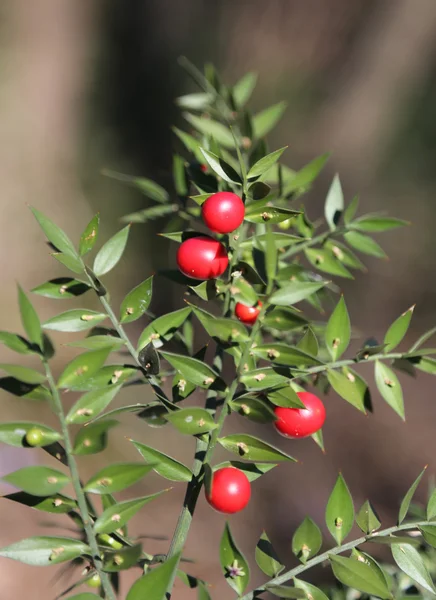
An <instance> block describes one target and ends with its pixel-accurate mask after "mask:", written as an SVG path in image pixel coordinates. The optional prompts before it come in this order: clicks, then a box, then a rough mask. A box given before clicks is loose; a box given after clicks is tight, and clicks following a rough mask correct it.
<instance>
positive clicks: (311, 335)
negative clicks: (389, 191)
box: [297, 327, 319, 357]
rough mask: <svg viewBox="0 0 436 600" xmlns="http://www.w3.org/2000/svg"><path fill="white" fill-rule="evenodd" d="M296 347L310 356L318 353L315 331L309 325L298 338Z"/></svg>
mask: <svg viewBox="0 0 436 600" xmlns="http://www.w3.org/2000/svg"><path fill="white" fill-rule="evenodd" d="M297 348H299V349H300V350H302V351H303V352H306V353H307V354H311V355H312V356H315V357H316V356H317V355H318V352H319V344H318V340H317V337H316V335H315V332H314V331H313V329H312V328H311V327H307V329H306V331H305V333H304V335H303V337H302V338H301V339H300V340H298V344H297Z"/></svg>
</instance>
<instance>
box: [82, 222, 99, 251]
mask: <svg viewBox="0 0 436 600" xmlns="http://www.w3.org/2000/svg"><path fill="white" fill-rule="evenodd" d="M99 227H100V214H99V213H97V214H96V215H95V216H94V217H92V219H91V220H90V221H89V223H88V225H87V226H86V227H85V231H84V232H83V233H82V235H81V237H80V242H79V254H80V256H84V255H85V254H87V253H88V252H90V251H91V250H92V249H93V248H94V245H95V242H96V241H97V236H98V230H99Z"/></svg>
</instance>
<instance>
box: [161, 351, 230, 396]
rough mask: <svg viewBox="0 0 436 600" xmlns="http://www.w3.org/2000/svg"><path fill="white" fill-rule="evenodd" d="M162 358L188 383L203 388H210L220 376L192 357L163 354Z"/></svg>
mask: <svg viewBox="0 0 436 600" xmlns="http://www.w3.org/2000/svg"><path fill="white" fill-rule="evenodd" d="M160 354H161V355H162V357H163V358H164V359H165V360H166V361H168V362H169V363H170V365H171V366H172V367H174V369H176V371H178V372H179V373H180V375H181V376H182V377H184V378H185V379H186V380H187V381H190V382H191V383H193V384H194V385H198V386H199V387H202V388H208V387H209V386H210V385H211V384H212V383H214V381H215V380H216V378H217V377H218V374H217V373H216V372H215V371H214V370H213V369H212V368H211V367H209V365H207V364H206V363H204V362H202V361H201V360H197V359H196V358H192V357H190V356H184V355H181V354H173V353H170V352H161V353H160Z"/></svg>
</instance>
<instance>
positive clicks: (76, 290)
mask: <svg viewBox="0 0 436 600" xmlns="http://www.w3.org/2000/svg"><path fill="white" fill-rule="evenodd" d="M90 289H91V287H90V286H89V285H88V284H87V283H83V281H78V280H77V279H71V277H58V278H57V279H51V280H50V281H47V282H46V283H43V284H41V285H38V286H37V287H35V288H33V290H32V292H33V293H34V294H38V295H39V296H44V297H45V298H55V299H58V300H63V299H66V298H75V297H76V296H81V295H82V294H85V293H86V292H87V291H88V290H90Z"/></svg>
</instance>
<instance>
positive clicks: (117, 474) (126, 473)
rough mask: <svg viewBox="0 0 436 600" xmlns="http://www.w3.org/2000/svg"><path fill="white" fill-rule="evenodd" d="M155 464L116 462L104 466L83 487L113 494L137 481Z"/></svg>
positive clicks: (98, 492) (85, 489)
mask: <svg viewBox="0 0 436 600" xmlns="http://www.w3.org/2000/svg"><path fill="white" fill-rule="evenodd" d="M153 467H154V465H152V464H151V465H144V464H142V463H115V464H112V465H109V466H108V467H104V468H103V469H101V470H100V471H99V472H98V473H96V475H94V476H93V477H91V479H90V480H89V481H88V482H87V484H86V485H85V487H84V488H83V489H84V491H85V492H91V493H93V494H113V493H114V492H121V491H122V490H125V489H126V488H128V487H130V486H131V485H133V484H134V483H137V482H138V481H139V480H140V479H142V478H143V477H144V476H145V475H147V473H149V472H150V471H151V469H153Z"/></svg>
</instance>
